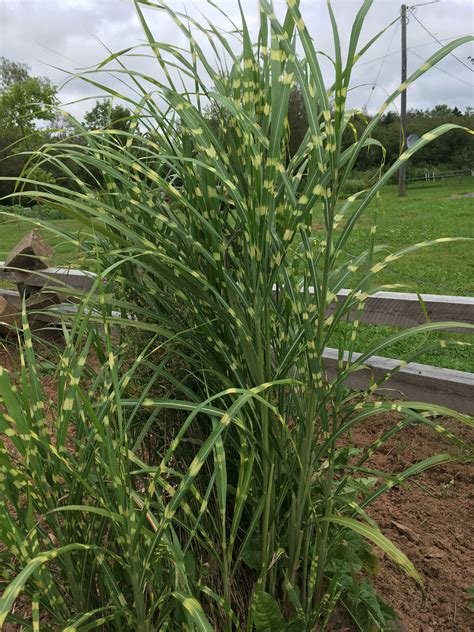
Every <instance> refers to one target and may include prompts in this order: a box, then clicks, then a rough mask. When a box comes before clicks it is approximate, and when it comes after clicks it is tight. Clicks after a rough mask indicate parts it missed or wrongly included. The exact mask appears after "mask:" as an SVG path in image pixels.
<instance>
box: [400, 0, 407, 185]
mask: <svg viewBox="0 0 474 632" xmlns="http://www.w3.org/2000/svg"><path fill="white" fill-rule="evenodd" d="M401 20H402V83H405V81H406V80H407V5H406V4H402V10H401ZM401 100H402V102H401V107H400V154H402V153H403V152H404V151H405V149H406V142H407V91H406V88H405V89H404V90H403V91H402V94H401ZM405 174H406V167H405V163H404V162H403V163H402V166H401V167H400V170H399V172H398V195H399V196H400V197H404V195H405Z"/></svg>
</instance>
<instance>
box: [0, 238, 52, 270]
mask: <svg viewBox="0 0 474 632" xmlns="http://www.w3.org/2000/svg"><path fill="white" fill-rule="evenodd" d="M53 255H54V250H53V249H52V248H51V246H50V245H49V244H48V242H47V241H46V240H45V239H43V237H41V235H40V234H39V233H38V232H37V231H36V230H32V231H30V232H29V233H27V234H26V235H25V236H24V237H23V239H22V240H21V241H20V242H19V243H18V244H17V245H16V246H15V247H14V248H12V250H11V251H10V254H9V255H8V257H7V258H6V260H5V264H4V265H5V267H6V268H19V269H20V270H44V269H45V268H48V267H49V265H50V263H51V259H52V257H53Z"/></svg>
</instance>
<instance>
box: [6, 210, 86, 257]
mask: <svg viewBox="0 0 474 632" xmlns="http://www.w3.org/2000/svg"><path fill="white" fill-rule="evenodd" d="M51 223H53V224H54V226H55V227H56V228H57V229H58V230H60V231H64V232H65V233H72V234H74V235H77V234H78V233H79V230H80V224H79V222H77V221H75V220H72V219H55V220H51ZM33 228H36V229H37V230H39V232H40V233H41V234H42V235H43V237H45V239H47V241H48V242H49V243H50V244H51V245H52V246H54V250H55V257H54V263H55V264H56V265H57V266H66V265H77V253H78V250H77V248H76V247H75V246H73V245H72V244H71V243H70V242H69V241H68V240H67V239H66V238H65V237H62V236H59V235H55V234H54V233H52V232H51V231H49V230H47V229H45V228H38V227H37V226H35V224H34V222H32V220H28V219H11V218H7V217H3V218H0V231H1V239H0V260H5V258H6V257H7V256H8V253H9V252H10V250H11V249H12V248H13V246H15V245H16V244H17V243H18V242H19V241H20V240H21V239H22V238H23V237H24V235H25V234H26V233H27V232H28V231H30V230H32V229H33Z"/></svg>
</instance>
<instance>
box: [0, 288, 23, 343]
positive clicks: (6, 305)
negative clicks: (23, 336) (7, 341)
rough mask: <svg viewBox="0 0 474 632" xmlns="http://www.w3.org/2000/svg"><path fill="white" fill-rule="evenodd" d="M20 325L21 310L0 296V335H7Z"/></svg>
mask: <svg viewBox="0 0 474 632" xmlns="http://www.w3.org/2000/svg"><path fill="white" fill-rule="evenodd" d="M18 327H21V310H20V311H19V310H18V308H17V307H15V305H13V304H12V303H10V302H9V301H8V300H7V299H6V298H4V297H3V296H0V335H2V336H8V335H9V334H12V333H14V330H15V328H18Z"/></svg>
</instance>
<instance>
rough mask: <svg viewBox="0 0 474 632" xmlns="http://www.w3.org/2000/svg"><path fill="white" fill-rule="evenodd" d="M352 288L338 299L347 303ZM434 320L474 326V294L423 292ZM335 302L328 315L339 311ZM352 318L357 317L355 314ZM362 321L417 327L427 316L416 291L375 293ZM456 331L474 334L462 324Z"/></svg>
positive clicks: (425, 303)
mask: <svg viewBox="0 0 474 632" xmlns="http://www.w3.org/2000/svg"><path fill="white" fill-rule="evenodd" d="M350 292H351V290H341V291H340V292H338V294H337V299H338V300H337V302H338V303H339V304H340V303H341V302H344V301H345V300H346V299H347V297H348V296H349V294H350ZM420 296H421V298H422V300H423V303H424V307H425V309H426V312H427V314H428V317H429V319H430V321H431V322H434V323H435V322H442V321H455V322H460V323H469V324H470V325H474V297H472V296H444V295H438V294H421V295H420ZM336 307H337V305H336V302H333V303H332V304H331V306H330V307H329V309H328V315H329V314H332V313H334V311H335V310H336ZM350 316H351V318H354V313H352V314H351V315H350ZM361 322H362V323H367V324H371V325H391V326H393V327H414V326H415V325H422V324H424V323H426V315H425V312H424V311H423V307H422V305H421V303H420V300H419V298H418V295H417V294H411V293H405V292H376V293H375V294H372V295H371V296H369V297H368V298H367V299H366V300H365V302H364V310H363V312H362V316H361ZM450 331H453V332H462V333H471V334H472V333H474V330H473V329H467V328H463V327H459V328H456V329H450Z"/></svg>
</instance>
